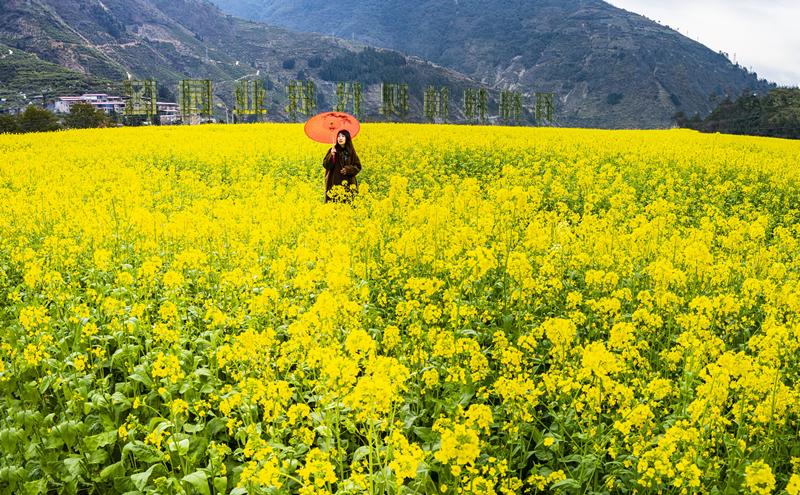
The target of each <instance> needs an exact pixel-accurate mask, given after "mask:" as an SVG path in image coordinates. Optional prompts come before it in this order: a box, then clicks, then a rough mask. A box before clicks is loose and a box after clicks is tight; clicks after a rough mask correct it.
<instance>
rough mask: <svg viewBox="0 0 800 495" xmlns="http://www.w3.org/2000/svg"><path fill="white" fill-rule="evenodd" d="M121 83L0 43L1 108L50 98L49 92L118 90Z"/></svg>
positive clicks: (120, 88) (73, 92) (70, 92)
mask: <svg viewBox="0 0 800 495" xmlns="http://www.w3.org/2000/svg"><path fill="white" fill-rule="evenodd" d="M121 91H122V85H121V84H119V83H115V82H112V81H109V80H107V79H102V78H97V77H94V76H91V75H86V74H83V73H81V72H78V71H74V70H71V69H67V68H66V67H63V66H61V65H58V64H53V63H50V62H45V61H44V60H40V59H39V58H38V57H37V56H35V55H31V54H29V53H25V52H24V51H22V50H19V49H16V48H11V47H8V46H5V45H3V44H0V100H6V101H3V102H0V109H4V108H14V107H20V106H23V105H26V104H27V103H28V102H30V101H35V99H37V98H36V97H38V96H41V97H42V98H43V99H46V100H52V96H51V95H56V94H57V95H62V94H75V93H110V94H119V93H120V92H121Z"/></svg>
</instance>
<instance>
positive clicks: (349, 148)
mask: <svg viewBox="0 0 800 495" xmlns="http://www.w3.org/2000/svg"><path fill="white" fill-rule="evenodd" d="M339 134H342V135H343V136H344V139H345V141H344V146H343V147H342V146H339ZM336 149H337V150H339V151H344V152H345V153H347V156H348V157H350V158H349V159H348V160H349V161H350V162H352V161H353V159H354V158H355V157H356V149H355V148H354V147H353V139H352V138H351V137H350V131H346V130H344V129H342V130H341V131H339V132H338V133H336Z"/></svg>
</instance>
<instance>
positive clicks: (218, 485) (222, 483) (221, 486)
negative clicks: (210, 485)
mask: <svg viewBox="0 0 800 495" xmlns="http://www.w3.org/2000/svg"><path fill="white" fill-rule="evenodd" d="M214 488H215V489H216V490H217V492H219V493H225V491H226V490H227V489H228V477H227V476H220V477H218V478H214Z"/></svg>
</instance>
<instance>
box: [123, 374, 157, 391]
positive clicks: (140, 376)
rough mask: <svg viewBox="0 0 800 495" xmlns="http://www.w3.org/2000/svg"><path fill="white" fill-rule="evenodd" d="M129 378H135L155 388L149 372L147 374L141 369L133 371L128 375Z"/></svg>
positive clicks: (146, 385) (148, 386)
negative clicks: (148, 374)
mask: <svg viewBox="0 0 800 495" xmlns="http://www.w3.org/2000/svg"><path fill="white" fill-rule="evenodd" d="M128 378H130V379H131V380H135V381H137V382H139V383H141V384H142V385H144V386H145V387H147V388H153V380H151V379H150V377H149V376H147V374H145V373H143V372H141V371H134V372H133V373H131V374H130V375H128Z"/></svg>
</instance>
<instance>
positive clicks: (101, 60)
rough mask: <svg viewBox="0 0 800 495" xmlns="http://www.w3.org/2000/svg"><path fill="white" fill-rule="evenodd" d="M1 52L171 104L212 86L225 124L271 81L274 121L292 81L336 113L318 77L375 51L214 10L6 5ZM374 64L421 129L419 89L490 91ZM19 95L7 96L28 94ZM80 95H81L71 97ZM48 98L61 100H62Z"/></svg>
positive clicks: (38, 1)
mask: <svg viewBox="0 0 800 495" xmlns="http://www.w3.org/2000/svg"><path fill="white" fill-rule="evenodd" d="M29 5H30V6H29ZM0 43H2V44H4V45H7V46H8V48H9V50H11V51H14V50H17V51H18V52H27V53H30V54H32V55H33V56H35V57H36V58H37V59H38V60H41V61H44V62H49V63H52V64H58V65H59V66H61V67H64V68H67V69H70V70H71V71H74V72H78V73H82V74H85V75H87V76H90V79H91V80H94V79H103V80H108V81H115V82H117V83H120V82H121V81H122V80H124V79H125V78H127V77H129V76H130V77H132V78H135V79H144V78H153V79H155V80H156V81H157V82H158V83H159V86H160V89H159V92H160V94H159V98H161V99H164V100H167V101H177V99H176V95H177V94H178V82H179V81H180V80H181V79H184V78H193V79H211V80H212V81H213V84H214V86H213V88H214V89H213V92H214V96H215V104H216V107H215V112H216V113H217V115H216V116H217V117H218V118H222V119H223V120H224V118H225V110H224V109H226V108H227V109H232V108H233V106H234V105H235V101H234V100H235V99H234V93H233V90H234V88H235V84H236V81H237V80H241V79H264V80H267V79H268V80H269V81H268V87H269V88H270V90H269V93H268V99H269V110H268V118H269V119H270V120H272V121H281V120H286V119H287V116H286V112H285V111H284V110H282V108H283V107H284V106H285V105H286V104H287V98H286V95H285V91H284V88H285V85H286V83H287V82H288V81H290V80H295V79H302V80H313V81H315V82H316V83H318V92H317V104H318V106H317V110H318V111H321V110H326V109H330V108H331V105H332V103H333V101H332V100H333V97H332V94H333V82H334V81H325V80H324V79H323V78H322V77H321V76H320V73H321V72H322V71H327V72H326V73H328V74H331V73H336V71H335V70H333V69H336V68H337V67H340V66H341V65H342V64H350V67H353V66H354V64H355V66H357V65H358V54H362V53H366V52H365V50H366V49H367V47H366V45H364V44H362V43H355V42H351V41H346V40H342V39H337V38H332V37H330V36H323V35H319V34H312V33H303V32H297V31H292V30H289V29H286V28H282V27H277V26H271V25H266V24H263V23H259V22H253V21H250V20H245V19H240V18H237V17H233V16H231V15H228V14H225V13H223V12H222V11H220V10H219V9H218V8H217V7H216V6H214V5H213V4H212V3H210V2H209V1H207V0H102V1H100V0H30V4H28V2H27V1H26V0H0ZM398 56H399V57H400V59H402V60H399V61H398V58H397V57H398ZM354 57H355V58H354ZM361 58H364V57H361ZM367 58H368V59H370V60H371V61H373V62H374V61H377V65H375V64H374V63H373V64H372V65H371V66H370V67H371V69H370V70H373V71H374V74H373V75H387V76H388V75H393V76H394V77H395V78H396V79H395V80H392V81H389V80H387V81H385V82H398V83H400V82H409V81H411V83H412V85H413V88H414V90H415V91H414V92H413V93H414V94H413V95H412V96H413V97H414V99H413V100H412V102H411V118H412V119H416V120H417V121H421V120H422V104H421V101H422V89H421V88H423V87H425V86H426V85H427V84H434V83H435V84H439V85H448V86H451V87H453V88H463V87H488V86H487V85H483V84H481V83H480V82H478V81H474V80H470V79H469V78H467V77H465V76H463V75H462V74H459V73H457V72H456V71H454V70H451V69H446V68H442V67H439V66H436V65H434V64H431V63H429V62H426V61H424V60H421V59H419V58H418V57H411V56H401V55H399V54H397V53H396V52H392V51H390V50H371V51H369V53H367ZM51 68H52V67H51ZM59 70H60V69H59ZM360 77H361V78H362V79H363V78H364V74H360ZM373 79H374V77H373ZM373 82H374V81H373ZM12 86H13V85H12ZM12 86H8V87H7V88H6V89H7V90H8V91H21V89H18V88H16V87H12ZM73 86H74V85H73ZM44 89H47V88H44ZM50 89H53V88H50ZM62 89H63V88H62ZM366 89H367V91H366V92H365V100H366V102H365V104H366V108H367V113H368V114H370V115H372V116H373V117H374V118H378V104H379V101H380V94H379V93H380V85H379V84H374V83H373V84H370V85H369V86H368V87H367V88H366ZM82 90H83V88H82V87H80V88H79V87H78V86H74V91H72V92H71V93H70V94H80V91H82ZM62 92H63V91H62ZM48 95H49V97H50V98H53V97H54V96H61V94H58V92H57V91H55V90H53V91H50V92H48ZM496 95H497V91H493V92H492V96H493V98H496ZM455 109H456V108H455V106H454V110H455ZM454 117H455V118H456V119H458V118H460V116H459V115H454Z"/></svg>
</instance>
